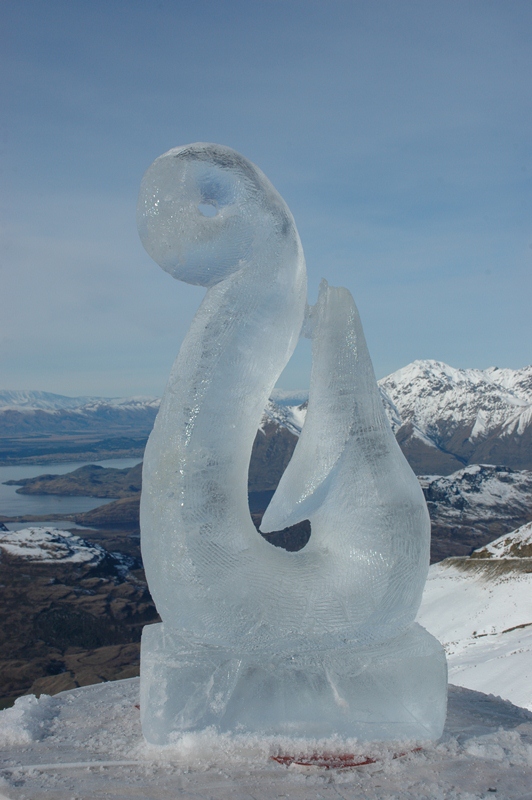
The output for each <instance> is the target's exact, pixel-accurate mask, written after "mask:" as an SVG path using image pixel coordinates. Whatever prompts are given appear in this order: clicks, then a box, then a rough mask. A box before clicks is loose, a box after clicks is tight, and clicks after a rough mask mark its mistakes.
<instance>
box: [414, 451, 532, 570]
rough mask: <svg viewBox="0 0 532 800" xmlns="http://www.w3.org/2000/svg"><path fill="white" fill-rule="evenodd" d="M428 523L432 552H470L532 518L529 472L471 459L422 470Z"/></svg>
mask: <svg viewBox="0 0 532 800" xmlns="http://www.w3.org/2000/svg"><path fill="white" fill-rule="evenodd" d="M419 482H420V484H421V488H422V489H423V493H424V495H425V500H426V501H427V506H428V509H429V513H430V518H431V524H432V544H431V556H432V560H433V561H440V560H441V559H442V558H446V557H447V556H448V555H450V554H452V555H468V554H469V553H470V552H471V550H472V549H474V548H476V547H480V546H482V545H484V544H486V543H487V542H490V541H492V540H493V539H494V538H495V537H497V536H500V535H502V534H504V533H507V532H509V531H513V530H514V529H515V528H517V527H518V526H520V525H523V524H524V523H526V522H529V521H530V520H532V472H531V471H529V470H512V469H509V468H508V467H494V466H492V465H490V464H472V465H471V466H469V467H465V468H464V469H461V470H458V471H457V472H455V473H453V474H452V475H446V476H442V475H428V476H426V475H425V476H420V477H419Z"/></svg>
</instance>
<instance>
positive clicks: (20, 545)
mask: <svg viewBox="0 0 532 800" xmlns="http://www.w3.org/2000/svg"><path fill="white" fill-rule="evenodd" d="M0 551H3V552H4V553H9V555H10V556H15V557H16V558H22V559H24V560H26V561H38V562H39V563H41V564H52V563H55V562H58V561H60V562H61V563H63V564H66V563H71V564H92V565H94V566H95V565H96V564H99V563H100V562H101V561H102V560H103V559H104V557H105V555H106V551H105V550H104V548H103V547H100V545H97V544H89V543H88V542H86V541H85V540H84V539H82V538H81V537H80V536H76V535H75V534H73V533H70V531H62V530H58V529H56V528H52V527H45V528H24V529H23V530H20V531H8V532H7V533H0Z"/></svg>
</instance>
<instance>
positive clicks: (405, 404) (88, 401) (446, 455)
mask: <svg viewBox="0 0 532 800" xmlns="http://www.w3.org/2000/svg"><path fill="white" fill-rule="evenodd" d="M378 383H379V388H380V391H381V396H382V400H383V404H384V407H385V411H386V414H387V416H388V419H389V421H390V425H391V427H392V430H393V431H394V433H395V435H396V438H397V440H398V442H399V445H400V447H401V449H402V451H403V453H404V454H405V456H406V458H407V460H408V461H409V463H410V465H411V466H412V468H413V470H414V472H416V474H418V475H427V474H430V473H434V474H439V475H449V474H451V473H454V472H456V471H457V470H458V469H461V468H463V467H464V466H467V465H469V464H479V463H482V464H494V465H497V464H499V465H505V466H508V467H510V468H512V469H532V366H526V367H523V368H521V369H517V370H513V369H509V368H502V369H501V368H499V367H489V368H488V369H485V370H480V369H457V368H454V367H450V366H449V365H447V364H445V363H443V362H441V361H435V360H430V359H425V360H417V361H414V362H412V363H411V364H408V365H407V366H406V367H402V368H401V369H399V370H397V371H396V372H393V373H392V374H391V375H388V376H386V377H385V378H382V379H381V380H380V381H379V382H378ZM307 396H308V393H307V392H306V391H305V390H293V391H290V390H283V389H275V390H274V392H273V393H272V398H271V399H270V401H269V402H268V404H267V406H266V408H265V411H264V415H263V419H262V422H261V425H260V427H259V432H262V433H263V434H264V435H265V436H266V437H267V438H269V437H272V436H275V438H276V439H277V443H278V444H279V446H281V449H282V450H283V453H285V451H286V453H287V452H288V451H290V449H292V450H293V447H294V445H295V441H296V439H295V437H297V436H298V435H299V433H300V432H301V428H302V425H303V423H304V420H305V415H306V406H307V403H306V399H307ZM159 403H160V400H159V399H158V398H156V397H143V396H138V397H131V398H103V397H78V398H69V397H65V396H64V395H55V394H52V393H49V392H31V391H26V392H24V391H0V437H17V436H30V435H33V434H35V435H48V434H57V435H59V434H61V433H64V434H69V435H70V434H74V433H76V432H78V433H83V434H87V433H99V434H103V433H111V432H112V433H113V434H114V435H118V434H120V433H125V432H126V431H128V432H131V431H135V432H142V433H143V434H146V435H147V434H148V433H149V431H150V430H151V428H152V427H153V423H154V420H155V417H156V414H157V410H158V407H159ZM274 429H275V430H274ZM284 431H286V432H287V434H290V435H291V436H292V437H293V438H292V439H290V437H288V436H287V435H285V433H284ZM283 437H285V438H286V439H287V441H286V442H282V443H281V440H282V439H283ZM269 449H271V448H270V445H269V444H268V447H267V448H266V450H269ZM290 454H291V453H290ZM284 458H285V455H283V460H284Z"/></svg>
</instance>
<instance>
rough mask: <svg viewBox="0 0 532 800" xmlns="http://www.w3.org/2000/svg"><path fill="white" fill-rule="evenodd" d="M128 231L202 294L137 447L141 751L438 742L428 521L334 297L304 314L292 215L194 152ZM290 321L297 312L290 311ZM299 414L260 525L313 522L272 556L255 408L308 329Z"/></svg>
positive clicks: (235, 165)
mask: <svg viewBox="0 0 532 800" xmlns="http://www.w3.org/2000/svg"><path fill="white" fill-rule="evenodd" d="M138 226H139V232H140V236H141V239H142V242H143V244H144V247H145V248H146V250H147V251H148V253H149V254H150V255H151V256H152V257H153V258H154V259H155V260H156V261H157V262H158V263H159V264H160V265H161V266H162V267H163V269H165V270H166V271H168V272H169V273H170V274H172V275H173V276H174V277H176V278H178V279H180V280H184V281H186V282H189V283H195V284H200V285H202V286H206V287H208V291H207V293H206V296H205V298H204V300H203V302H202V304H201V306H200V309H199V311H198V312H197V314H196V317H195V319H194V321H193V323H192V325H191V328H190V330H189V332H188V334H187V337H186V338H185V341H184V343H183V345H182V347H181V350H180V352H179V355H178V356H177V359H176V362H175V364H174V366H173V369H172V373H171V375H170V380H169V383H168V386H167V388H166V391H165V394H164V397H163V400H162V403H161V408H160V411H159V414H158V417H157V420H156V423H155V427H154V430H153V432H152V434H151V436H150V439H149V442H148V445H147V448H146V454H145V460H144V472H143V491H142V501H141V530H142V553H143V559H144V565H145V569H146V575H147V578H148V583H149V586H150V589H151V592H152V595H153V598H154V600H155V603H156V605H157V609H158V611H159V613H160V615H161V618H162V620H163V623H162V624H160V625H152V626H149V627H147V628H145V630H144V633H143V639H142V661H141V713H142V719H143V729H144V733H145V736H146V738H147V739H148V740H150V741H152V742H156V743H164V742H166V741H168V740H169V738H170V737H171V736H172V735H175V734H177V733H179V732H182V731H185V730H194V729H201V728H204V727H207V726H209V725H214V726H215V727H217V728H218V729H219V730H236V729H239V730H250V731H262V732H264V733H274V734H281V733H282V734H286V733H292V734H294V735H298V736H328V735H332V734H335V733H338V734H342V735H346V736H360V737H362V738H373V739H374V738H381V739H397V738H404V737H406V736H408V737H410V738H427V737H437V736H439V735H440V733H441V729H442V727H443V721H444V717H445V696H446V690H445V689H446V671H445V657H444V655H443V649H442V648H441V645H439V643H438V642H436V640H435V639H433V637H431V636H430V635H429V634H428V633H426V631H424V630H423V629H422V628H420V627H419V626H417V625H415V623H414V618H415V615H416V613H417V610H418V607H419V603H420V600H421V593H422V590H423V586H424V583H425V578H426V573H427V569H428V548H429V535H430V526H429V519H428V514H427V510H426V506H425V502H424V499H423V495H422V492H421V490H420V488H419V484H418V482H417V479H416V478H415V476H414V475H413V473H412V471H411V470H410V467H409V466H408V464H407V462H406V461H405V459H404V457H403V455H402V453H401V451H400V449H399V447H398V445H397V443H396V440H395V437H394V436H393V434H392V431H391V429H390V427H389V424H388V422H387V419H386V416H385V414H384V410H383V406H382V402H381V400H380V395H379V390H378V387H377V384H376V381H375V377H374V374H373V369H372V366H371V360H370V357H369V353H368V351H367V348H366V344H365V341H364V335H363V332H362V326H361V324H360V319H359V317H358V313H357V310H356V307H355V305H354V302H353V300H352V298H351V295H350V294H349V292H348V291H347V290H346V289H334V288H330V287H328V286H327V285H326V284H325V282H324V283H323V285H322V287H321V289H320V296H319V299H318V302H317V304H316V306H314V307H313V308H312V309H307V310H306V273H305V262H304V257H303V251H302V248H301V243H300V240H299V236H298V233H297V229H296V226H295V223H294V220H293V217H292V215H291V213H290V211H289V209H288V207H287V206H286V204H285V202H284V201H283V199H282V198H281V197H280V195H279V194H278V193H277V192H276V190H275V189H274V188H273V186H272V185H271V184H270V183H269V181H268V180H267V178H266V177H265V176H264V175H263V174H262V172H261V171H260V170H259V169H258V168H257V167H255V166H254V165H253V164H251V163H250V162H249V161H247V160H246V159H245V158H243V157H242V156H241V155H239V154H238V153H236V152H235V151H233V150H230V149H229V148H227V147H221V146H220V145H213V144H201V143H200V144H194V145H189V146H185V147H179V148H175V149H173V150H170V151H169V152H168V153H165V154H164V155H163V156H161V157H160V158H158V159H156V161H155V162H154V163H153V164H152V166H151V167H150V168H149V170H148V171H147V172H146V174H145V176H144V179H143V182H142V186H141V191H140V197H139V207H138ZM305 313H306V314H307V316H306V320H305ZM304 322H305V325H304V327H305V330H306V331H307V333H308V335H310V336H311V338H312V340H313V371H312V378H311V390H310V399H309V409H308V415H307V419H306V422H305V426H304V428H303V431H302V434H301V438H300V441H299V442H298V445H297V447H296V451H295V453H294V456H293V458H292V461H291V463H290V465H289V466H288V468H287V470H286V472H285V474H284V476H283V478H282V481H281V483H280V485H279V487H278V490H277V492H276V494H275V495H274V498H273V500H272V502H271V504H270V507H269V509H268V510H267V512H266V514H265V517H264V520H263V529H264V530H276V529H280V528H283V527H285V526H288V525H292V524H294V523H295V522H297V521H299V520H301V519H306V518H309V519H310V520H311V524H312V535H311V538H310V541H309V543H308V544H307V545H306V547H305V548H304V549H303V550H301V551H299V552H297V553H289V552H286V551H284V550H280V549H278V548H274V547H272V546H271V545H270V544H269V543H268V542H266V541H265V540H264V539H263V538H262V537H261V536H260V535H259V534H258V533H257V531H256V530H255V528H254V526H253V524H252V522H251V518H250V514H249V509H248V502H247V473H248V467H249V460H250V456H251V449H252V445H253V441H254V438H255V435H256V431H257V428H258V426H259V423H260V419H261V416H262V412H263V409H264V407H265V405H266V402H267V400H268V398H269V396H270V393H271V391H272V389H273V387H274V385H275V382H276V380H277V378H278V377H279V375H280V373H281V372H282V370H283V368H284V366H285V365H286V363H287V362H288V360H289V358H290V356H291V354H292V352H293V350H294V348H295V346H296V343H297V340H298V338H299V335H300V332H301V329H302V327H303V323H304Z"/></svg>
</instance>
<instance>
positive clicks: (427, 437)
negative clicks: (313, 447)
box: [265, 360, 532, 475]
mask: <svg viewBox="0 0 532 800" xmlns="http://www.w3.org/2000/svg"><path fill="white" fill-rule="evenodd" d="M379 388H380V390H381V396H382V401H383V404H384V408H385V410H386V414H387V416H388V419H389V420H390V424H391V426H392V429H393V431H394V433H395V435H396V436H397V439H398V441H399V444H400V445H401V448H402V450H403V452H404V453H405V455H406V457H407V459H408V460H409V462H410V464H411V466H412V468H413V469H414V471H415V472H416V473H417V474H418V475H419V474H423V473H429V472H430V473H436V474H438V475H448V474H450V473H453V472H456V470H458V469H460V468H461V467H463V466H465V465H467V464H479V463H481V464H483V463H487V464H503V465H505V466H508V467H512V468H513V469H532V366H528V367H524V368H523V369H518V370H512V369H499V368H498V367H490V368H489V369H486V370H480V369H455V368H453V367H450V366H448V365H447V364H443V363H442V362H441V361H431V360H425V361H414V362H413V363H412V364H409V365H408V366H406V367H404V368H403V369H400V370H398V371H397V372H394V373H392V374H391V375H388V376H387V377H386V378H383V379H382V380H380V381H379ZM277 391H278V394H277V395H276V394H274V395H273V396H272V400H271V401H270V403H269V404H268V407H267V409H266V412H265V417H266V418H267V419H268V420H269V421H271V422H274V423H276V424H279V425H281V426H284V427H286V428H287V429H288V430H289V431H290V432H291V433H294V434H295V435H296V436H297V435H299V433H300V431H301V427H302V425H303V422H304V420H305V414H306V408H307V404H306V402H305V400H306V399H307V398H306V396H305V395H304V393H303V392H299V393H297V392H294V393H293V394H292V395H291V393H289V392H284V393H283V392H280V393H279V390H277Z"/></svg>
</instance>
